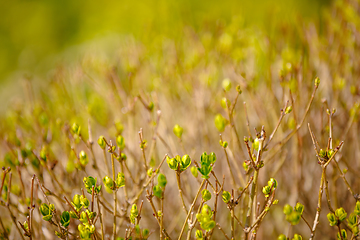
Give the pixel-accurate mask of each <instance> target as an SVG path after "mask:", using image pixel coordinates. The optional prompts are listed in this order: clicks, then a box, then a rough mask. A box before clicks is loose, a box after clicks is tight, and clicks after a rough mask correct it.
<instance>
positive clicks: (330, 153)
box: [327, 149, 335, 159]
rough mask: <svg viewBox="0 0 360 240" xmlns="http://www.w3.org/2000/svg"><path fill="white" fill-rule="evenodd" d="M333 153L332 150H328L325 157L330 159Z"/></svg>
mask: <svg viewBox="0 0 360 240" xmlns="http://www.w3.org/2000/svg"><path fill="white" fill-rule="evenodd" d="M334 153H335V151H334V150H333V149H329V151H328V152H327V157H328V158H329V159H330V158H331V157H332V155H334Z"/></svg>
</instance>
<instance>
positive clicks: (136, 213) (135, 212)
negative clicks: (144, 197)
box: [130, 204, 139, 224]
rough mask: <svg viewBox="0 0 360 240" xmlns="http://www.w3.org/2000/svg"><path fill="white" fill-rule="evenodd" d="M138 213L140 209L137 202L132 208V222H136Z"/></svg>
mask: <svg viewBox="0 0 360 240" xmlns="http://www.w3.org/2000/svg"><path fill="white" fill-rule="evenodd" d="M138 214H139V210H138V208H137V206H136V204H133V205H132V206H131V210H130V221H131V223H132V224H135V219H136V218H137V217H138Z"/></svg>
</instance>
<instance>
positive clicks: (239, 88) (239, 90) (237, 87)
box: [236, 85, 242, 94]
mask: <svg viewBox="0 0 360 240" xmlns="http://www.w3.org/2000/svg"><path fill="white" fill-rule="evenodd" d="M236 91H237V92H238V93H239V94H241V93H242V90H241V87H240V85H237V86H236Z"/></svg>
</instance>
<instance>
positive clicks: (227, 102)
mask: <svg viewBox="0 0 360 240" xmlns="http://www.w3.org/2000/svg"><path fill="white" fill-rule="evenodd" d="M230 104H231V102H230V100H229V99H227V98H226V97H223V98H222V99H221V107H222V108H224V109H226V108H227V107H228V106H230Z"/></svg>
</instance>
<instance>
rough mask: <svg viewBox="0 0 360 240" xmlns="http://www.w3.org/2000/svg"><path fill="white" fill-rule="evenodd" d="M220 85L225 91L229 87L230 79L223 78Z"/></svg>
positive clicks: (228, 89)
mask: <svg viewBox="0 0 360 240" xmlns="http://www.w3.org/2000/svg"><path fill="white" fill-rule="evenodd" d="M221 85H222V87H223V89H224V90H225V91H227V92H228V91H230V89H231V81H230V79H228V78H225V79H224V80H223V81H222V83H221Z"/></svg>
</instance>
